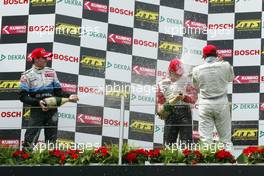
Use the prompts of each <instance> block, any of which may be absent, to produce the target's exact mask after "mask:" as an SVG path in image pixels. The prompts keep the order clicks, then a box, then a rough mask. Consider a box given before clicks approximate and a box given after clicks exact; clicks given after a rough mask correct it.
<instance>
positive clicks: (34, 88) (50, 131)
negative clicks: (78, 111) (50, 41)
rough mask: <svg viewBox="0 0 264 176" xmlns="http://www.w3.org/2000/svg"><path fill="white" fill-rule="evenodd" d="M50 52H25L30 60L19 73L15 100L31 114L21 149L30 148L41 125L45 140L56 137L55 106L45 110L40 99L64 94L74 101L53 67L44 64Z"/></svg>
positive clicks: (37, 49) (39, 49)
mask: <svg viewBox="0 0 264 176" xmlns="http://www.w3.org/2000/svg"><path fill="white" fill-rule="evenodd" d="M51 57H52V53H51V52H46V51H45V49H44V48H36V49H34V50H33V51H32V52H31V53H30V54H29V55H28V58H27V59H28V61H32V62H33V66H32V68H31V69H29V70H27V71H25V72H24V73H22V75H21V78H20V92H19V99H20V101H22V102H23V103H25V104H28V105H30V106H31V107H32V108H31V113H30V114H31V115H30V119H29V124H28V125H29V128H28V129H27V130H26V133H25V139H24V143H23V147H24V148H29V149H30V148H32V147H33V143H36V142H37V141H38V137H39V134H40V131H41V128H42V127H43V126H46V128H45V127H44V134H45V142H49V143H55V142H56V139H57V125H58V118H57V117H58V116H57V108H53V109H48V108H47V107H46V105H45V102H44V101H43V99H44V98H47V97H52V96H57V97H68V98H69V99H70V100H71V101H73V102H76V101H77V100H78V97H77V95H69V94H68V93H66V92H63V91H62V89H61V85H60V82H59V80H58V78H57V74H56V72H55V71H54V69H52V68H49V67H46V65H47V62H48V61H49V60H51Z"/></svg>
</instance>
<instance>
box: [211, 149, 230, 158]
mask: <svg viewBox="0 0 264 176" xmlns="http://www.w3.org/2000/svg"><path fill="white" fill-rule="evenodd" d="M215 156H216V158H217V159H219V160H221V159H225V158H226V159H227V158H230V159H231V158H233V156H232V154H231V153H230V152H229V151H226V150H220V151H218V152H216V153H215Z"/></svg>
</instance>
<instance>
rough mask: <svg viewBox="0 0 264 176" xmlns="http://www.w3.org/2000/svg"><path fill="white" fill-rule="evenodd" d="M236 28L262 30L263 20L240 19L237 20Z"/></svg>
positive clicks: (239, 29)
mask: <svg viewBox="0 0 264 176" xmlns="http://www.w3.org/2000/svg"><path fill="white" fill-rule="evenodd" d="M236 29H237V30H238V31H251V30H261V20H260V19H254V20H238V21H237V22H236Z"/></svg>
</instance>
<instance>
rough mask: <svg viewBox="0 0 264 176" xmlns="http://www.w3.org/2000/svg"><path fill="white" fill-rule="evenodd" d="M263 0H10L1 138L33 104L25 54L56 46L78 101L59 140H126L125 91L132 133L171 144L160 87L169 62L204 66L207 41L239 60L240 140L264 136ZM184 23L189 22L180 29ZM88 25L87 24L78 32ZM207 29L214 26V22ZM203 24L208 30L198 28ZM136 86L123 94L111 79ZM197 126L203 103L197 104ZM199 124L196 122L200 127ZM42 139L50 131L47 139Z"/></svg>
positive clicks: (4, 30) (4, 28)
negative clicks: (158, 107)
mask: <svg viewBox="0 0 264 176" xmlns="http://www.w3.org/2000/svg"><path fill="white" fill-rule="evenodd" d="M262 4H263V2H262V1H261V0H254V1H253V0H237V1H235V0H221V1H220V0H214V1H211V0H184V1H183V0H136V1H120V0H90V1H88V0H83V1H82V0H3V1H1V3H0V12H1V13H0V28H1V31H0V32H1V38H0V44H1V45H0V55H1V58H0V63H1V64H0V72H1V73H0V85H1V86H0V87H1V91H0V99H1V101H0V107H1V109H0V111H1V117H0V143H2V144H12V145H19V144H20V142H21V141H22V140H23V139H24V133H25V128H26V127H27V122H28V117H29V114H30V111H29V109H28V108H27V107H26V106H24V105H23V104H22V103H21V102H20V101H19V100H18V96H17V92H14V91H13V90H14V89H13V88H17V87H18V80H19V77H20V74H21V72H23V71H25V70H27V69H29V68H30V67H31V64H30V63H28V62H26V56H27V54H28V53H30V52H31V51H32V50H33V49H34V48H36V47H44V48H45V49H46V50H48V51H53V53H54V57H53V60H52V62H51V63H49V66H51V67H52V68H54V69H55V70H56V71H57V73H58V77H59V79H60V81H61V83H62V85H63V87H64V90H65V91H68V92H71V93H77V94H78V96H79V97H80V101H79V102H78V104H74V103H67V104H65V105H63V106H62V107H60V108H59V113H58V116H59V127H58V128H59V134H58V135H59V136H58V137H59V139H60V140H61V141H64V142H77V143H90V144H92V145H103V144H104V143H117V142H118V136H119V133H118V132H119V131H118V126H119V116H120V95H124V96H125V123H124V125H125V134H124V138H125V139H124V140H125V141H126V142H128V144H131V145H137V146H142V147H153V146H158V145H160V144H162V142H163V125H164V123H163V121H161V120H159V119H158V118H156V117H155V101H156V100H155V99H156V97H155V92H150V93H148V92H147V90H145V92H144V91H143V92H142V91H139V90H140V89H143V88H149V87H151V86H155V85H156V83H157V82H158V81H160V80H161V79H162V77H163V76H164V75H165V74H166V70H167V66H168V62H169V61H170V60H171V59H173V58H175V57H180V58H181V59H182V60H184V62H185V63H187V64H191V65H199V64H202V59H201V49H202V47H203V46H204V45H206V44H207V43H212V44H216V45H217V46H219V48H220V50H219V53H221V54H222V56H223V57H224V59H225V60H227V61H228V62H230V63H231V64H232V65H233V66H234V70H235V74H236V79H235V83H234V84H230V85H229V90H228V93H229V98H230V101H232V102H233V106H232V120H233V124H232V125H233V127H232V136H233V142H234V144H235V145H249V144H263V143H264V140H263V136H264V132H263V131H264V123H263V120H264V115H263V114H264V113H263V110H264V108H263V107H262V106H261V105H262V102H263V101H264V87H263V79H262V78H263V73H264V66H263V65H262V64H264V62H263V61H262V60H263V59H262V58H263V52H262V47H263V46H262V45H263V42H262V41H263V39H262V38H263V36H264V32H263V27H262V25H261V24H262V21H263V20H262V16H263V15H262V14H263V12H262V11H263V9H262ZM182 28H184V29H187V30H189V29H190V30H189V32H188V33H184V32H181V31H182ZM78 29H81V30H78ZM206 29H207V30H206ZM195 30H201V31H206V32H205V33H200V34H195V33H190V31H191V32H193V31H195ZM110 85H111V86H114V85H118V86H120V87H126V86H130V87H131V88H133V90H135V91H133V92H131V93H129V92H128V90H127V89H123V90H122V91H121V92H113V91H111V90H107V91H106V90H105V87H109V86H110ZM193 112H194V113H193V119H194V120H195V121H194V124H197V120H198V116H197V106H195V108H194V109H193ZM195 132H197V125H195ZM41 140H43V132H42V133H41V136H40V141H41Z"/></svg>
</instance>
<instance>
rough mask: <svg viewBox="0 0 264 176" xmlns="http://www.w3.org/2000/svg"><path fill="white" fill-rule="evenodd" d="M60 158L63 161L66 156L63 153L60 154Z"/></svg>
mask: <svg viewBox="0 0 264 176" xmlns="http://www.w3.org/2000/svg"><path fill="white" fill-rule="evenodd" d="M60 159H61V161H62V162H64V161H65V159H66V156H65V155H64V154H63V155H61V158H60Z"/></svg>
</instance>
